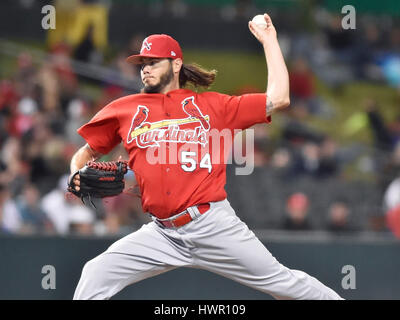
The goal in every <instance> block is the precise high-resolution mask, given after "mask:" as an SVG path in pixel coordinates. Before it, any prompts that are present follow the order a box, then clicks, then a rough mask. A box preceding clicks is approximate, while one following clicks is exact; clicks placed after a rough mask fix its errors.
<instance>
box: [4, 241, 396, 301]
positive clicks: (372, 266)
mask: <svg viewBox="0 0 400 320" xmlns="http://www.w3.org/2000/svg"><path fill="white" fill-rule="evenodd" d="M115 240H116V239H111V238H109V239H103V238H99V239H96V238H60V237H5V236H3V237H1V238H0V261H1V263H0V299H3V300H5V299H7V300H8V299H23V300H25V299H34V300H36V299H40V300H42V299H48V300H53V299H66V300H68V299H71V298H72V296H73V293H74V289H75V286H76V284H77V282H78V280H79V276H80V272H81V269H82V267H83V265H84V264H85V262H86V261H88V260H90V259H91V258H94V257H95V256H96V255H98V254H99V253H101V252H103V251H104V250H105V249H106V248H107V247H108V246H109V245H110V244H111V243H112V242H114V241H115ZM264 244H265V245H266V246H267V248H268V249H269V250H270V251H271V253H272V254H273V255H274V256H275V257H276V258H277V259H278V260H279V261H280V262H281V263H283V264H284V265H286V266H287V267H289V268H292V269H299V270H303V271H306V272H307V273H309V274H310V275H313V276H315V277H316V278H318V279H319V280H321V281H322V282H323V283H325V284H326V285H328V286H330V287H331V288H333V289H334V290H336V291H337V292H338V293H339V294H340V295H341V296H343V297H344V298H346V299H399V298H400V273H399V271H398V270H400V254H399V253H400V243H399V242H397V241H394V240H385V241H378V242H376V241H375V242H371V241H356V240H354V239H353V240H351V239H349V240H341V241H339V240H335V239H332V240H329V241H316V240H312V241H311V240H308V241H298V240H286V241H282V240H279V241H278V240H267V241H264ZM46 265H51V266H54V268H55V271H56V272H55V289H43V288H42V279H43V277H45V276H46V274H44V273H42V268H43V266H46ZM346 265H351V266H353V267H354V268H355V271H356V273H355V275H356V277H355V285H356V288H355V289H346V290H345V289H343V288H342V280H343V277H345V276H346V274H344V273H342V270H343V267H344V266H346ZM114 299H144V300H159V299H172V300H182V299H183V300H187V299H201V300H203V299H206V300H208V299H222V300H223V299H235V300H236V299H243V300H264V299H271V297H269V296H268V295H265V294H262V293H261V292H258V291H256V290H253V289H250V288H247V287H244V286H242V285H240V284H238V283H235V282H233V281H231V280H228V279H225V278H222V277H220V276H218V275H215V274H212V273H209V272H207V271H202V270H197V269H186V268H181V269H177V270H174V271H170V272H168V273H165V274H162V275H159V276H157V277H154V278H151V279H147V280H144V281H142V282H139V283H137V284H135V285H132V286H130V287H128V288H125V289H124V290H123V291H121V292H120V293H119V294H118V295H116V296H115V297H114Z"/></svg>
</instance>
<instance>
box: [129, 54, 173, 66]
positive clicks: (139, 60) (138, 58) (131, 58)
mask: <svg viewBox="0 0 400 320" xmlns="http://www.w3.org/2000/svg"><path fill="white" fill-rule="evenodd" d="M143 58H159V59H162V58H169V57H160V56H158V55H153V54H146V55H142V54H134V55H133V56H129V57H128V58H126V62H129V63H133V64H141V63H142V59H143Z"/></svg>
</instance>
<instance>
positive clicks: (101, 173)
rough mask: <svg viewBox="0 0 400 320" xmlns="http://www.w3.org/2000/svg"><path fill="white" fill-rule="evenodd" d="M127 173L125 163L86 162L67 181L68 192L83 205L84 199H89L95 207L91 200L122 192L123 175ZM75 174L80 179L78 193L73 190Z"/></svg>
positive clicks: (123, 186)
mask: <svg viewBox="0 0 400 320" xmlns="http://www.w3.org/2000/svg"><path fill="white" fill-rule="evenodd" d="M127 171H128V162H127V161H121V160H120V161H109V162H95V161H88V162H87V163H86V165H85V166H84V167H83V168H82V169H80V170H78V171H76V172H75V173H74V174H73V175H71V177H70V179H69V181H68V191H69V192H71V193H72V194H74V195H75V196H77V197H79V198H80V199H81V200H82V202H83V203H84V204H85V201H84V199H85V198H87V199H89V201H90V202H91V203H92V205H93V206H94V207H95V205H94V204H93V201H92V198H104V197H111V196H116V195H118V194H120V193H121V192H122V191H123V190H124V188H125V180H124V175H125V174H126V173H127ZM77 174H79V178H80V185H79V188H80V189H79V191H77V190H76V189H75V187H76V185H75V183H74V177H75V176H76V175H77Z"/></svg>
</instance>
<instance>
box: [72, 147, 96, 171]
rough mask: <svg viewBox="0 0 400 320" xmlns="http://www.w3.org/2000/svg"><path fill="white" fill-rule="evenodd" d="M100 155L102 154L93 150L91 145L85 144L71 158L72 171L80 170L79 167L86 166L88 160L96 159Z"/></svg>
mask: <svg viewBox="0 0 400 320" xmlns="http://www.w3.org/2000/svg"><path fill="white" fill-rule="evenodd" d="M99 156H101V154H99V153H97V152H95V151H94V150H92V149H91V148H90V147H89V145H87V144H86V145H84V146H83V147H82V148H80V149H79V150H78V151H77V152H76V153H75V154H74V156H73V157H72V159H71V164H70V170H71V173H74V172H76V171H78V170H79V169H81V168H82V167H84V166H85V164H86V162H88V161H89V160H95V159H97V158H98V157H99Z"/></svg>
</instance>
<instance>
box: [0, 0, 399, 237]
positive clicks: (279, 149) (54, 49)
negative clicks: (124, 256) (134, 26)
mask: <svg viewBox="0 0 400 320" xmlns="http://www.w3.org/2000/svg"><path fill="white" fill-rule="evenodd" d="M172 3H173V4H174V7H171V8H175V10H177V12H178V13H179V14H185V12H186V11H185V5H186V4H185V5H183V2H181V1H172ZM248 3H249V2H248V1H241V2H240V1H239V2H238V4H240V5H241V6H242V7H240V8H239V9H238V8H236V9H235V10H236V11H235V10H234V9H232V8H230V11H229V10H228V9H229V8H225V11H221V14H224V15H225V18H226V19H228V20H229V19H231V17H232V15H234V14H238V12H242V13H243V12H247V11H243V10H245V9H243V8H246V5H247V4H248ZM160 10H162V8H161V9H160ZM250 12H252V11H251V10H250ZM315 21H316V23H318V28H317V30H318V31H314V32H308V33H306V32H304V33H301V34H300V33H296V34H290V35H287V34H286V35H285V34H283V36H282V39H281V41H282V44H283V46H282V47H283V49H284V51H285V52H284V54H285V56H286V57H287V61H288V65H289V76H290V86H291V108H289V110H288V111H285V113H283V114H282V117H280V119H281V121H282V123H280V127H281V130H280V134H279V136H278V137H274V138H271V137H270V135H269V129H268V128H267V127H266V126H265V125H257V126H254V129H255V142H256V144H255V165H256V167H265V168H270V169H273V170H275V171H276V172H277V173H278V174H279V177H280V179H285V180H287V181H288V183H295V181H296V179H297V178H298V177H301V176H308V177H312V178H314V179H315V183H316V184H321V185H323V183H324V180H325V179H329V178H331V177H341V176H343V174H344V167H345V166H347V165H349V164H352V163H355V162H357V161H358V162H357V163H358V165H359V166H360V168H361V170H364V171H365V172H367V171H368V172H369V173H372V174H373V176H374V178H375V181H376V182H377V185H378V192H379V193H381V194H382V217H383V218H384V219H386V218H387V226H388V227H389V228H390V230H391V231H393V233H394V234H395V235H396V236H399V237H400V222H399V221H400V182H399V179H400V111H399V116H398V117H397V118H395V119H392V121H385V119H384V117H383V116H382V114H381V108H383V107H384V106H381V105H380V103H379V101H375V100H373V99H370V98H368V97H366V98H365V103H364V105H365V107H364V110H363V112H362V117H363V118H362V119H363V121H364V122H363V124H364V125H366V126H368V127H369V128H370V130H371V132H372V133H373V137H374V144H373V145H361V144H354V145H341V144H339V143H338V142H337V141H335V139H334V137H331V136H328V135H326V134H325V133H323V132H320V131H319V130H316V129H315V128H314V127H312V126H310V125H309V122H308V121H307V120H308V119H309V117H310V116H311V117H315V118H317V119H318V118H320V119H325V120H331V121H335V115H336V114H335V113H336V112H337V111H336V110H335V108H334V106H332V105H331V104H330V103H329V102H327V101H325V100H324V99H323V98H322V97H321V96H320V95H319V94H318V91H317V89H316V84H315V79H316V78H318V79H319V80H320V81H323V82H324V83H325V84H327V85H329V86H331V87H332V88H335V89H337V90H341V88H343V86H345V85H346V83H349V82H350V81H354V80H360V81H368V82H372V83H385V84H387V85H390V86H394V87H397V88H400V80H399V74H400V72H398V73H397V72H396V70H397V71H398V69H396V68H398V64H396V61H398V60H396V59H399V55H400V28H399V27H393V28H390V30H389V32H383V31H382V30H384V29H381V28H380V26H379V25H378V24H374V23H372V24H370V23H365V24H363V25H361V24H360V28H359V30H357V36H354V34H353V36H350V35H351V33H346V32H343V30H342V28H341V25H340V19H339V17H338V16H335V15H328V14H327V12H320V11H318V10H316V16H315ZM93 32H94V30H93V28H92V27H91V26H89V27H88V28H87V30H86V33H85V35H84V36H83V37H82V39H81V41H80V42H79V43H76V44H75V45H71V44H67V43H65V42H57V43H54V44H52V45H50V46H49V49H48V53H49V55H48V56H47V57H46V59H44V60H42V61H35V59H34V57H33V56H32V54H31V53H30V52H20V53H19V54H18V57H17V61H16V64H15V69H14V70H13V72H12V75H11V76H8V77H6V78H3V79H0V232H1V233H8V234H49V235H51V234H58V235H67V234H78V235H114V234H126V233H129V232H131V231H132V230H135V229H136V228H138V227H139V226H140V225H141V224H143V223H145V222H147V221H149V217H148V216H147V215H144V214H143V212H142V210H141V204H140V198H139V197H137V196H136V195H135V192H133V191H132V190H133V189H134V186H135V179H134V175H133V174H132V172H130V173H129V174H128V176H127V179H126V181H127V187H126V192H124V193H123V194H121V195H120V196H118V197H115V198H109V199H106V200H104V201H101V202H99V203H98V204H97V209H94V208H92V207H90V206H85V205H82V203H81V201H80V199H77V198H76V197H74V196H69V195H68V194H67V192H66V186H67V181H68V176H69V161H70V159H71V156H72V155H73V154H74V152H75V151H76V150H77V149H78V148H79V147H81V146H82V145H83V144H84V143H85V142H84V140H83V139H82V138H81V137H80V136H79V135H78V134H77V133H76V129H77V128H79V127H80V126H81V125H82V124H84V123H86V122H87V121H88V120H89V119H90V118H91V117H92V116H93V115H94V114H95V113H96V112H97V111H98V110H100V109H101V108H102V107H104V106H105V105H106V104H107V103H109V102H111V101H112V100H115V99H116V98H119V97H121V96H124V95H127V94H131V93H134V92H137V91H138V88H137V87H132V86H130V85H133V84H135V83H137V81H138V76H139V72H138V69H136V68H135V67H134V66H132V65H129V64H127V63H126V62H125V58H126V57H127V56H128V55H129V54H131V53H132V52H137V51H139V49H140V45H141V41H142V39H143V37H144V36H143V35H142V34H140V33H138V34H135V35H134V36H132V38H131V40H130V41H128V42H127V43H128V45H127V46H126V48H122V49H120V50H119V51H118V52H115V53H114V54H113V55H112V58H111V59H108V60H106V59H105V58H104V50H103V49H102V48H101V47H98V46H97V45H96V42H95V40H94V38H93ZM285 44H286V45H285ZM77 63H84V64H87V65H91V66H93V65H94V66H100V67H107V70H111V71H113V72H108V73H106V74H105V76H102V78H101V79H100V78H99V77H98V74H97V75H96V72H95V73H94V74H90V72H89V74H83V73H82V72H80V71H79V69H77V68H76V66H77ZM85 86H87V87H89V88H92V87H95V89H96V90H94V91H95V94H88V91H85V90H82V88H84V87H85ZM399 92H400V91H399ZM239 93H240V92H239ZM365 152H366V154H367V155H368V157H366V158H365V157H364V158H362V159H364V161H359V160H360V155H363V154H365ZM119 155H122V156H123V158H125V159H127V155H126V154H125V151H124V150H123V149H122V148H121V147H118V148H116V149H115V150H114V151H113V152H112V154H110V155H109V156H108V159H115V158H117V156H119ZM249 179H250V177H249ZM309 201H310V199H309V197H308V196H307V194H306V193H305V192H304V191H303V190H298V192H295V193H293V194H292V195H290V197H289V198H288V199H287V202H286V203H284V204H282V206H286V207H285V208H284V210H282V211H284V212H286V214H282V224H281V226H280V227H281V228H283V229H288V230H310V229H313V223H312V221H309V218H308V216H307V211H308V209H309ZM327 211H328V218H327V224H326V229H327V230H330V231H332V232H336V231H345V232H348V231H350V232H351V231H354V228H353V227H352V226H351V225H350V224H349V223H348V221H349V217H350V216H351V214H352V207H351V204H350V203H349V201H348V200H347V199H333V201H332V203H331V204H327ZM385 228H386V220H385V223H384V226H383V227H382V230H385Z"/></svg>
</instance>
